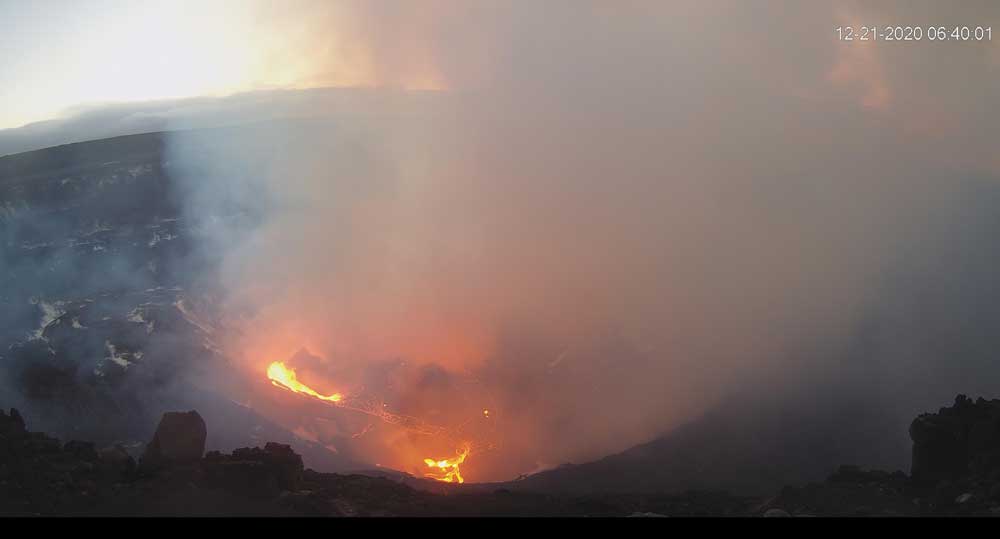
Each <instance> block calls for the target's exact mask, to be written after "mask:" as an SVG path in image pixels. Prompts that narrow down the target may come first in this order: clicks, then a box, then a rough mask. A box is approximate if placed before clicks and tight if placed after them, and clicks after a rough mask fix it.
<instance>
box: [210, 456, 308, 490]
mask: <svg viewBox="0 0 1000 539" xmlns="http://www.w3.org/2000/svg"><path fill="white" fill-rule="evenodd" d="M202 468H203V470H204V472H205V480H206V482H207V483H208V485H210V486H212V487H216V488H221V489H224V490H227V491H230V492H235V493H240V494H244V495H247V496H251V497H265V498H266V497H270V496H275V495H277V494H278V493H280V492H282V491H294V490H296V489H297V488H298V487H299V485H300V484H301V482H302V472H303V468H304V467H303V465H302V457H301V456H299V455H298V454H296V453H295V451H292V448H291V447H290V446H287V445H284V444H276V443H268V444H267V445H265V446H264V448H263V449H261V448H259V447H252V448H251V447H244V448H241V449H236V450H234V451H233V452H232V454H231V455H223V454H222V453H220V452H218V451H210V452H209V453H208V454H207V455H205V459H204V462H203V463H202Z"/></svg>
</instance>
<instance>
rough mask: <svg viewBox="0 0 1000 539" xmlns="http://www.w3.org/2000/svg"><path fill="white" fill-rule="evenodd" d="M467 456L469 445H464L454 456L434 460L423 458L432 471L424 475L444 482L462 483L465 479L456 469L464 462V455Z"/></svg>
mask: <svg viewBox="0 0 1000 539" xmlns="http://www.w3.org/2000/svg"><path fill="white" fill-rule="evenodd" d="M468 456H469V446H468V445H466V446H464V447H463V448H462V449H461V450H460V451H459V452H458V455H457V456H456V457H455V458H452V459H444V460H434V459H424V464H426V465H427V467H428V468H432V469H433V470H434V471H433V472H429V473H426V474H424V475H425V476H426V477H430V478H432V479H437V480H438V481H444V482H445V483H464V482H465V479H464V478H463V477H462V473H461V472H460V471H459V469H458V465H459V464H462V463H463V462H465V457H468Z"/></svg>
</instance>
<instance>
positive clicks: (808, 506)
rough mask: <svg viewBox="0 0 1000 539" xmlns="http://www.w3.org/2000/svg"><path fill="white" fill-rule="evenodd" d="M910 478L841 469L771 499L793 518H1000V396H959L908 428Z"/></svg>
mask: <svg viewBox="0 0 1000 539" xmlns="http://www.w3.org/2000/svg"><path fill="white" fill-rule="evenodd" d="M910 437H911V439H912V440H913V462H912V466H911V475H909V476H907V475H906V474H905V473H903V472H902V471H896V472H893V473H889V472H885V471H880V470H863V469H861V468H858V467H856V466H842V467H841V468H840V469H839V470H838V471H837V472H836V473H834V474H833V475H831V476H830V477H829V478H828V479H827V480H826V481H825V482H824V483H814V484H809V485H805V486H802V487H786V488H784V489H783V490H782V491H781V493H780V494H779V495H778V496H777V497H775V498H774V499H772V500H769V501H768V503H767V504H765V506H766V507H765V508H772V507H780V508H782V509H784V510H787V511H789V512H791V513H792V514H793V515H799V514H812V515H829V516H913V515H981V516H1000V400H989V401H988V400H985V399H982V398H979V399H977V400H976V401H974V402H973V401H972V399H969V398H968V397H966V396H965V395H958V396H957V397H955V403H954V405H952V406H951V407H944V408H941V409H940V410H938V412H937V413H927V414H921V415H920V416H918V417H917V418H916V419H914V420H913V423H912V424H911V425H910Z"/></svg>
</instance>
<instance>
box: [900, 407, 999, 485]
mask: <svg viewBox="0 0 1000 539" xmlns="http://www.w3.org/2000/svg"><path fill="white" fill-rule="evenodd" d="M910 438H911V439H912V440H913V464H912V468H911V471H910V474H911V475H912V476H913V480H914V481H915V482H916V483H918V484H922V485H934V484H937V483H940V482H942V481H956V480H960V479H962V478H964V477H979V478H984V479H989V478H991V477H992V476H994V475H998V474H1000V400H997V399H994V400H990V401H987V400H985V399H982V398H980V399H977V400H976V401H975V402H973V401H972V399H969V398H968V397H966V396H965V395H958V396H957V397H955V404H954V405H953V406H951V407H950V408H941V409H940V410H939V411H938V413H936V414H921V415H920V416H918V417H917V418H916V419H914V420H913V423H912V424H911V425H910ZM997 479H1000V477H997Z"/></svg>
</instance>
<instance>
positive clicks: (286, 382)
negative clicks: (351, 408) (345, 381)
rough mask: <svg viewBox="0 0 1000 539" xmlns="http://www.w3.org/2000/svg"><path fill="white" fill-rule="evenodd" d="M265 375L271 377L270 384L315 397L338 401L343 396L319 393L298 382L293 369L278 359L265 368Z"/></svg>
mask: <svg viewBox="0 0 1000 539" xmlns="http://www.w3.org/2000/svg"><path fill="white" fill-rule="evenodd" d="M267 377H268V378H270V379H271V383H272V384H274V385H276V386H278V387H280V388H283V389H287V390H289V391H294V392H295V393H301V394H303V395H309V396H311V397H316V398H317V399H320V400H324V401H330V402H340V401H341V400H342V399H343V398H344V396H343V395H341V394H340V393H334V394H333V395H321V394H319V393H317V392H316V391H315V390H313V389H312V388H311V387H309V386H307V385H305V384H303V383H302V382H299V381H298V379H297V378H296V377H295V371H294V370H292V369H290V368H288V367H286V366H285V364H284V363H282V362H280V361H275V362H274V363H271V365H270V366H269V367H268V368H267Z"/></svg>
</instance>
